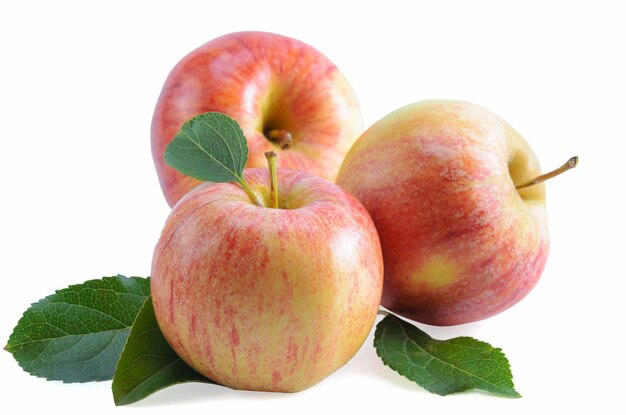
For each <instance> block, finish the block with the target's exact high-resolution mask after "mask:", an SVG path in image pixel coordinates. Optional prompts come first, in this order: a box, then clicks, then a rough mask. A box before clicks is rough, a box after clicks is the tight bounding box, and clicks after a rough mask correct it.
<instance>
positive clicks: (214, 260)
mask: <svg viewBox="0 0 626 415" xmlns="http://www.w3.org/2000/svg"><path fill="white" fill-rule="evenodd" d="M244 177H245V180H246V182H247V183H248V185H249V187H250V188H251V189H252V191H253V192H254V193H255V194H256V195H258V196H259V199H260V200H262V201H264V204H265V206H257V205H255V204H254V203H253V202H252V201H251V200H250V198H249V197H248V196H247V195H246V193H245V192H244V190H243V189H242V187H241V186H239V185H238V184H235V183H205V184H202V185H200V186H198V187H196V188H195V189H193V190H192V191H191V192H190V193H188V194H187V195H186V196H185V197H184V198H183V199H181V201H180V202H179V203H177V204H176V206H175V207H174V208H173V210H172V212H171V213H170V215H169V217H168V219H167V222H166V224H165V227H164V229H163V232H162V234H161V237H160V240H159V242H158V244H157V246H156V248H155V251H154V258H153V262H152V274H151V275H152V277H151V291H152V297H153V301H154V311H155V315H156V317H157V321H158V322H159V326H160V328H161V330H162V332H163V334H164V335H165V337H166V339H167V340H168V342H169V343H170V345H171V346H172V348H173V349H174V350H175V351H176V353H177V354H178V355H179V356H180V357H181V358H182V359H183V360H184V361H185V362H187V363H188V364H189V365H190V366H191V367H193V368H194V369H195V370H197V371H198V372H200V373H202V374H203V375H205V376H207V377H208V378H209V379H212V380H213V381H215V382H217V383H220V384H222V385H225V386H228V387H231V388H236V389H249V390H264V391H281V392H294V391H299V390H302V389H305V388H307V387H309V386H312V385H314V384H315V383H317V382H319V381H320V380H322V379H324V378H325V377H326V376H328V375H329V374H331V373H332V372H334V371H335V370H336V369H338V368H339V367H341V366H342V365H344V364H345V363H346V362H347V361H348V360H349V359H350V358H351V357H352V356H353V355H354V354H355V353H356V352H357V350H358V349H359V347H360V346H361V345H362V343H363V342H364V340H365V339H366V337H367V335H368V333H369V332H370V330H371V328H372V325H373V323H374V319H375V317H376V313H377V311H378V307H379V305H380V298H381V292H382V284H383V262H382V254H381V248H380V242H379V239H378V234H377V232H376V228H375V227H374V224H373V222H372V220H371V218H370V216H369V215H368V213H367V211H366V210H365V208H364V207H363V206H362V205H361V204H360V203H359V202H358V201H357V200H356V199H355V198H354V197H353V196H351V195H350V194H348V193H347V192H346V191H344V190H343V189H341V188H340V187H339V186H337V185H335V184H333V183H330V182H328V181H326V180H323V179H320V178H318V177H315V176H313V175H311V174H309V173H305V172H301V171H296V170H286V169H278V173H277V181H278V208H277V209H275V208H270V207H266V206H269V203H270V186H269V184H270V178H269V173H268V171H267V169H246V170H245V171H244Z"/></svg>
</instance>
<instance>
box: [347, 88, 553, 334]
mask: <svg viewBox="0 0 626 415" xmlns="http://www.w3.org/2000/svg"><path fill="white" fill-rule="evenodd" d="M540 172H541V170H540V167H539V163H538V162H537V158H536V157H535V154H534V153H533V151H532V150H531V148H530V147H529V145H528V143H527V142H526V141H525V140H524V138H522V136H521V135H520V134H518V133H517V132H516V131H515V130H514V129H513V128H511V126H509V125H508V124H507V123H506V122H505V121H503V120H502V119H500V118H499V117H497V116H496V115H494V114H493V113H491V112H489V111H487V110H485V109H483V108H481V107H479V106H477V105H474V104H471V103H468V102H462V101H445V100H442V101H424V102H418V103H415V104H412V105H408V106H405V107H403V108H400V109H398V110H396V111H394V112H392V113H391V114H389V115H387V116H385V117H384V118H382V119H381V120H379V121H378V122H376V123H375V124H374V125H372V126H371V127H370V128H369V129H368V130H367V131H366V132H365V133H363V135H362V136H361V137H360V138H359V139H358V140H357V142H356V143H355V144H354V146H353V147H352V149H351V150H350V152H349V153H348V155H347V156H346V159H345V161H344V162H343V165H342V166H341V169H340V171H339V175H338V178H337V183H338V184H339V185H340V186H342V187H343V188H345V189H346V190H348V191H349V192H351V193H352V194H353V195H354V196H356V198H357V199H359V200H360V201H361V202H362V203H363V205H364V206H365V207H366V209H367V210H368V211H369V213H370V215H371V217H372V219H373V220H374V223H375V224H376V227H377V229H378V232H379V236H380V240H381V245H382V248H383V257H384V266H385V281H384V289H383V297H382V304H383V306H385V307H386V308H388V309H389V310H391V311H393V312H395V313H398V314H400V315H402V316H405V317H407V318H410V319H413V320H416V321H419V322H423V323H427V324H432V325H454V324H462V323H469V322H472V321H476V320H481V319H484V318H487V317H490V316H493V315H495V314H497V313H500V312H501V311H503V310H505V309H507V308H509V307H511V306H512V305H513V304H515V303H517V302H518V301H520V300H521V299H522V298H524V296H526V295H527V294H528V292H529V291H530V290H531V289H532V288H533V287H534V286H535V284H536V283H537V280H538V279H539V277H540V275H541V273H542V271H543V268H544V265H545V263H546V260H547V258H548V250H549V236H548V222H547V215H546V206H545V184H543V183H539V184H534V185H532V186H527V187H523V188H516V185H517V184H520V183H523V182H525V181H527V180H529V179H531V178H533V177H536V176H538V175H539V174H540ZM531 184H532V183H531Z"/></svg>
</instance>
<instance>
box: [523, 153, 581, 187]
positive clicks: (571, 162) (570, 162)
mask: <svg viewBox="0 0 626 415" xmlns="http://www.w3.org/2000/svg"><path fill="white" fill-rule="evenodd" d="M577 165H578V157H577V156H574V157H571V158H570V159H569V160H567V163H565V164H564V165H562V166H561V167H559V168H558V169H555V170H552V171H551V172H548V173H546V174H542V175H541V176H537V177H535V178H534V179H531V180H528V181H526V182H523V183H520V184H517V185H515V188H516V189H522V188H524V187H528V186H532V185H534V184H538V183H541V182H545V181H546V180H548V179H551V178H553V177H555V176H558V175H559V174H561V173H565V172H566V171H568V170H570V169H573V168H574V167H576V166H577Z"/></svg>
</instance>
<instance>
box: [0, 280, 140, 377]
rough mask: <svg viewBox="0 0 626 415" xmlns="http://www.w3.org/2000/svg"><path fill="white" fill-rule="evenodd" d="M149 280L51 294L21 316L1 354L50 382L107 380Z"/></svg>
mask: <svg viewBox="0 0 626 415" xmlns="http://www.w3.org/2000/svg"><path fill="white" fill-rule="evenodd" d="M149 293H150V281H149V279H148V278H138V277H131V278H127V277H124V276H123V275H118V276H115V277H104V278H102V279H99V280H90V281H87V282H85V283H83V284H78V285H72V286H70V287H68V288H64V289H62V290H58V291H56V293H55V294H52V295H50V296H48V297H46V298H44V299H42V300H40V301H38V302H36V303H34V304H32V305H31V307H30V308H29V309H28V310H26V312H24V315H23V317H22V318H21V319H20V320H19V322H18V323H17V326H16V327H15V329H14V330H13V333H12V334H11V336H10V337H9V342H8V344H7V346H6V347H5V350H7V351H9V352H10V353H12V354H13V357H14V358H15V360H17V362H18V364H19V365H20V366H21V367H22V368H23V369H24V370H25V371H27V372H29V373H31V374H32V375H35V376H40V377H45V378H47V379H49V380H62V381H64V382H89V381H99V380H108V379H111V378H112V376H113V372H114V370H115V365H116V364H117V360H118V358H119V356H120V353H121V351H122V347H123V346H124V342H125V341H126V337H127V336H128V333H129V331H130V327H131V325H132V323H133V321H134V320H135V316H136V315H137V313H138V312H139V309H140V308H141V305H142V304H143V302H144V300H145V299H146V297H147V296H148V295H149Z"/></svg>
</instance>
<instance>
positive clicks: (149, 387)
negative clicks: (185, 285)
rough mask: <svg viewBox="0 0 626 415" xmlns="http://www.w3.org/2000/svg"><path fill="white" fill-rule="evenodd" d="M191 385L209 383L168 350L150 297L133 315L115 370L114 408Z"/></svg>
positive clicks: (169, 348) (168, 347)
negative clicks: (178, 384) (166, 388)
mask: <svg viewBox="0 0 626 415" xmlns="http://www.w3.org/2000/svg"><path fill="white" fill-rule="evenodd" d="M191 381H196V382H209V383H213V382H211V381H210V380H208V379H207V378H205V377H204V376H202V375H201V374H199V373H198V372H196V371H195V370H193V369H192V368H190V367H189V366H187V364H186V363H185V362H183V361H182V359H181V358H180V357H178V356H177V355H176V352H174V350H172V348H171V347H170V345H169V344H168V343H167V340H165V337H163V334H162V333H161V330H160V329H159V325H158V324H157V320H156V318H155V316H154V308H153V307H152V297H148V298H147V299H146V302H145V304H144V305H143V307H142V308H141V311H140V312H139V314H138V315H137V319H136V320H135V323H134V324H133V327H132V329H131V331H130V335H129V336H128V340H127V341H126V345H125V346H124V350H123V351H122V356H121V357H120V360H119V362H118V364H117V369H116V370H115V376H114V377H113V399H114V400H115V404H116V405H127V404H130V403H133V402H137V401H139V400H141V399H143V398H145V397H146V396H148V395H150V394H152V393H154V392H156V391H158V390H159V389H163V388H165V387H167V386H171V385H174V384H177V383H182V382H191Z"/></svg>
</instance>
